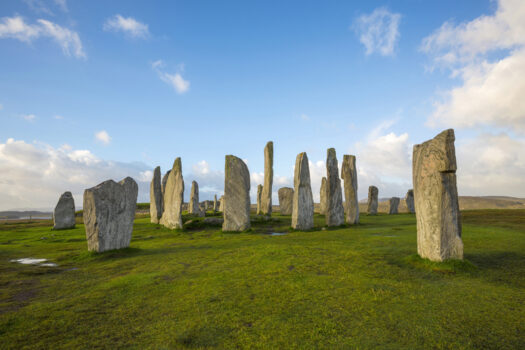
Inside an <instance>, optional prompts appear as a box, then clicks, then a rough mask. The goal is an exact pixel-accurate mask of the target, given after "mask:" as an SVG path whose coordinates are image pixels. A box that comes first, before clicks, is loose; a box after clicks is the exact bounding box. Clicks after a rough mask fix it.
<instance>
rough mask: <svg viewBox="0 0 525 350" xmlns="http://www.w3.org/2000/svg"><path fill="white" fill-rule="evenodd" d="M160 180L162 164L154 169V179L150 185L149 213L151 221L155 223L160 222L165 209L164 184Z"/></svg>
mask: <svg viewBox="0 0 525 350" xmlns="http://www.w3.org/2000/svg"><path fill="white" fill-rule="evenodd" d="M160 181H161V180H160V166H158V167H156V168H155V170H154V171H153V179H151V183H150V185H149V215H150V217H151V222H152V223H154V224H158V223H159V221H160V218H161V217H162V211H163V209H162V207H163V201H164V199H163V198H162V185H161V182H160Z"/></svg>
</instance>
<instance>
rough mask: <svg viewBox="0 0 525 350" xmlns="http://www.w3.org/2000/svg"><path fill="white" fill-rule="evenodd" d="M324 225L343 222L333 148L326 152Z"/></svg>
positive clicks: (341, 199)
mask: <svg viewBox="0 0 525 350" xmlns="http://www.w3.org/2000/svg"><path fill="white" fill-rule="evenodd" d="M325 218H326V225H328V226H340V225H342V224H344V222H345V212H344V209H343V194H342V193H341V179H340V178H339V166H338V165H337V157H336V155H335V149H334V148H329V149H328V151H327V152H326V217H325Z"/></svg>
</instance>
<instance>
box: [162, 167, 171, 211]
mask: <svg viewBox="0 0 525 350" xmlns="http://www.w3.org/2000/svg"><path fill="white" fill-rule="evenodd" d="M170 173H171V170H168V171H167V172H166V174H164V176H163V177H162V201H163V202H164V192H166V182H168V176H170ZM163 209H164V207H163Z"/></svg>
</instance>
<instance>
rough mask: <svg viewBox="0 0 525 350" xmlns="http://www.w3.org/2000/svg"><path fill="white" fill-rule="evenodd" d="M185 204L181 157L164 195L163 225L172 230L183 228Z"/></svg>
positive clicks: (171, 173)
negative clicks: (183, 206)
mask: <svg viewBox="0 0 525 350" xmlns="http://www.w3.org/2000/svg"><path fill="white" fill-rule="evenodd" d="M183 203H184V179H183V177H182V162H181V160H180V157H179V158H177V159H175V162H173V168H172V169H171V171H170V173H169V175H168V180H167V181H166V188H165V193H164V212H163V214H162V218H161V219H160V223H161V225H164V226H166V227H167V228H170V229H176V228H182V205H183Z"/></svg>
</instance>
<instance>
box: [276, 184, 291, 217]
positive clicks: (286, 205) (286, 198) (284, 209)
mask: <svg viewBox="0 0 525 350" xmlns="http://www.w3.org/2000/svg"><path fill="white" fill-rule="evenodd" d="M293 193H294V191H293V188H290V187H281V188H279V191H277V195H278V196H279V212H280V213H281V215H292V211H293Z"/></svg>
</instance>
